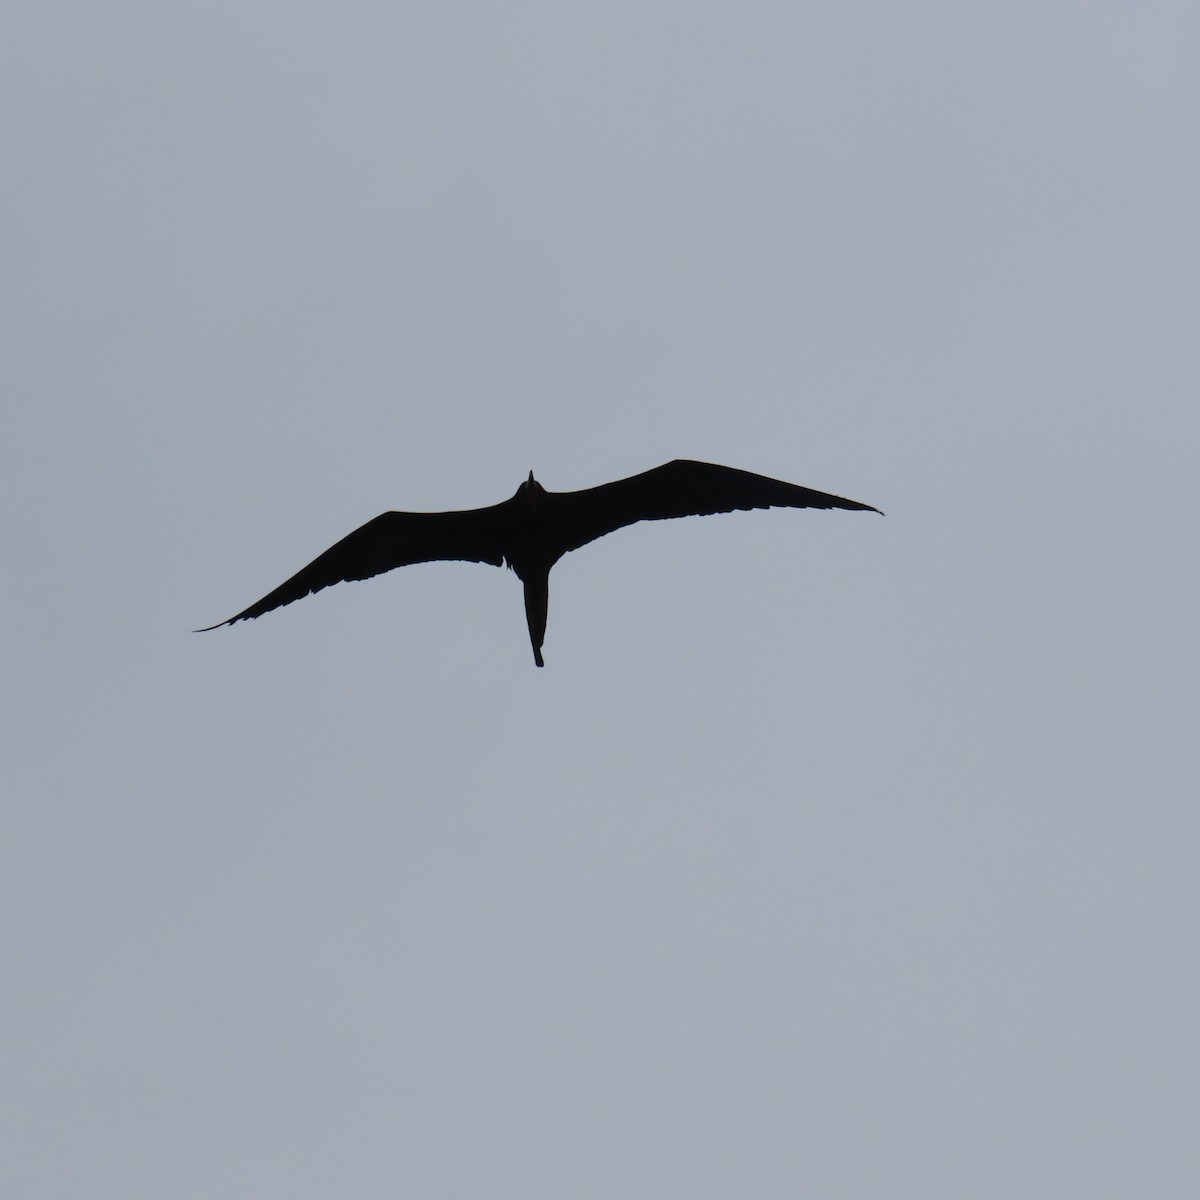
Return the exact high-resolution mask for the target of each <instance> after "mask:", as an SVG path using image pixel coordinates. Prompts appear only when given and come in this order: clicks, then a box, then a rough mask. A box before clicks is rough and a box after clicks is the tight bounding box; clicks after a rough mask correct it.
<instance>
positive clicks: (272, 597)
mask: <svg viewBox="0 0 1200 1200" xmlns="http://www.w3.org/2000/svg"><path fill="white" fill-rule="evenodd" d="M504 507H505V506H504V505H502V504H499V505H494V506H492V507H491V508H475V509H469V510H467V511H464V512H445V513H407V512H386V513H382V514H381V515H380V516H378V517H376V518H375V519H374V520H373V521H368V522H367V523H366V524H365V525H363V526H361V527H360V528H358V529H356V530H355V531H354V532H353V533H351V534H348V535H347V536H346V537H344V538H342V540H341V541H340V542H338V543H336V544H335V545H333V546H330V547H329V549H328V550H326V551H325V553H324V554H321V555H319V556H318V557H317V558H314V559H313V561H312V562H310V563H309V564H308V566H307V567H305V568H304V569H303V570H302V571H297V572H296V574H295V575H293V576H292V577H291V579H289V580H287V582H285V583H281V584H280V585H279V587H277V588H276V589H275V590H274V591H273V592H270V593H268V594H267V595H266V596H264V597H263V598H262V599H261V600H259V601H257V602H256V603H255V604H252V605H250V607H249V608H247V609H244V610H243V611H242V612H240V613H238V614H237V616H235V617H230V618H229V620H227V621H218V622H217V624H216V625H209V626H208V627H207V629H202V630H198V631H197V632H200V633H205V632H207V630H208V629H217V628H219V627H220V626H222V625H232V624H233V623H234V622H235V621H246V620H249V619H250V618H251V617H261V616H262V615H263V613H268V612H270V611H271V610H272V609H275V608H282V607H283V605H285V604H291V603H292V601H293V600H300V599H302V598H303V597H305V596H310V595H312V594H313V593H314V592H319V591H321V589H322V588H327V587H330V586H331V585H332V584H335V583H346V582H348V581H350V580H353V579H370V578H371V576H372V575H382V574H383V573H384V571H391V570H393V569H394V568H396V567H406V566H410V565H411V564H413V563H422V562H435V561H439V560H443V559H444V560H451V561H465V562H480V563H490V564H491V565H492V566H494V567H499V566H502V565H503V554H502V551H501V548H500V546H501V536H500V534H501V530H502V528H503V523H504V513H503V510H504Z"/></svg>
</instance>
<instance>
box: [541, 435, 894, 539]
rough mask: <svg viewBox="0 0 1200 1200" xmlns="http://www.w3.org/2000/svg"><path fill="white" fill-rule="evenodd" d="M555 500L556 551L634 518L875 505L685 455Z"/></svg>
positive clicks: (868, 508)
mask: <svg viewBox="0 0 1200 1200" xmlns="http://www.w3.org/2000/svg"><path fill="white" fill-rule="evenodd" d="M554 504H555V508H556V510H557V511H558V513H559V517H558V521H557V528H556V529H555V549H556V550H557V552H558V554H560V555H561V554H565V553H567V551H569V550H578V549H579V547H580V546H586V545H587V544H588V542H591V541H595V539H596V538H598V537H603V536H604V535H605V534H606V533H612V532H613V531H614V530H616V529H622V528H624V526H626V525H633V524H634V523H635V522H637V521H662V520H666V519H668V518H670V517H701V516H708V515H710V514H712V513H726V512H733V511H735V510H736V509H751V508H776V507H778V508H848V509H858V510H862V511H867V512H878V511H879V510H878V509H877V508H874V507H872V506H871V505H870V504H861V503H859V501H857V500H847V499H845V498H844V497H842V496H833V495H831V494H830V493H828V492H818V491H815V490H814V489H813V488H806V487H801V486H800V485H799V484H795V483H785V482H784V481H783V480H782V479H770V478H768V477H767V476H766V475H755V474H754V473H753V472H751V471H740V470H738V469H737V468H736V467H722V466H718V465H717V464H716V463H706V462H694V461H692V460H691V459H686V458H677V459H675V461H674V462H669V463H665V464H664V465H663V466H661V467H655V468H654V469H653V470H652V471H643V472H642V473H641V474H640V475H632V476H630V477H629V478H628V479H618V480H617V481H616V482H615V483H604V484H601V485H600V486H599V487H594V488H587V489H585V490H584V491H579V492H557V493H554Z"/></svg>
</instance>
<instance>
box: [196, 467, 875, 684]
mask: <svg viewBox="0 0 1200 1200" xmlns="http://www.w3.org/2000/svg"><path fill="white" fill-rule="evenodd" d="M755 508H824V509H831V508H842V509H850V510H856V511H860V512H874V513H881V510H880V509H878V508H875V507H874V506H873V505H870V504H861V503H860V502H859V501H857V500H847V499H845V498H844V497H842V496H833V495H830V494H829V493H828V492H818V491H815V490H814V489H812V488H807V487H801V486H800V485H799V484H795V483H785V482H784V481H783V480H780V479H771V478H768V477H767V476H765V475H755V474H754V473H753V472H751V471H742V470H739V469H738V468H736V467H723V466H719V465H718V464H716V463H707V462H696V461H694V460H692V459H685V458H677V459H675V460H674V461H673V462H669V463H664V464H663V465H662V466H661V467H654V468H653V469H652V470H649V471H643V472H642V473H641V474H639V475H631V476H630V477H629V478H628V479H618V480H615V481H614V482H612V483H603V484H600V485H599V486H598V487H592V488H585V489H583V490H581V491H576V492H550V491H547V490H546V489H545V488H544V487H542V485H541V484H540V483H538V482H537V480H536V479H534V477H533V472H532V471H530V472H529V478H528V479H526V480H525V482H524V483H522V484H521V486H520V487H519V488H517V490H516V492H515V493H514V494H513V495H512V496H511V497H510V498H509V499H507V500H504V501H502V502H501V503H499V504H493V505H491V506H489V507H487V508H472V509H464V510H461V511H455V512H433V513H427V512H385V513H381V514H380V515H379V516H378V517H375V518H374V520H371V521H368V522H367V523H366V524H365V525H362V526H360V527H359V528H358V529H356V530H354V532H353V533H350V534H347V536H346V537H344V538H342V540H341V541H340V542H336V543H335V544H334V545H332V546H330V547H329V549H328V550H326V551H325V552H324V553H323V554H320V555H318V556H317V557H316V558H314V559H313V561H312V562H310V563H309V564H308V566H306V567H304V568H303V569H302V570H300V571H297V572H296V574H295V575H293V576H292V577H291V578H290V579H288V580H286V581H285V582H284V583H281V584H280V585H279V587H277V588H276V589H275V590H274V591H273V592H268V593H267V594H266V595H265V596H264V597H263V598H262V599H261V600H258V601H256V602H255V603H254V604H251V605H250V607H249V608H246V609H243V610H242V611H241V612H240V613H238V614H237V615H236V616H232V617H230V618H229V619H228V620H226V621H218V622H217V624H215V625H209V626H206V627H205V628H204V629H198V630H196V632H197V633H208V632H210V631H211V630H213V629H220V628H221V627H222V626H224V625H233V624H236V623H237V622H238V621H249V620H251V619H253V618H255V617H261V616H262V615H263V614H264V613H269V612H271V611H273V610H274V609H276V608H282V607H283V606H284V605H285V604H291V603H292V602H293V601H295V600H300V599H303V598H304V597H305V596H310V595H312V594H314V593H315V592H319V591H322V590H323V589H324V588H327V587H331V586H332V585H333V584H335V583H346V582H349V581H351V580H356V579H370V578H371V577H372V576H375V575H382V574H383V573H384V572H385V571H391V570H394V569H395V568H396V567H406V566H411V565H412V564H414V563H422V562H437V561H452V562H454V561H457V562H478V563H488V564H489V565H491V566H493V567H499V566H507V567H508V568H509V569H510V570H512V571H513V572H514V573H515V574H516V576H517V578H518V579H520V580H521V582H522V584H523V585H524V587H525V619H526V623H527V624H528V626H529V641H530V644H531V645H532V646H533V661H534V662H535V663H536V664H537V666H539V667H544V666H545V665H546V664H545V660H544V658H543V656H542V645H543V643H544V641H545V638H546V614H547V610H548V605H549V595H550V593H549V575H550V569H551V568H552V567H553V566H554V564H555V563H556V562H558V560H559V559H560V558H562V556H563V555H564V554H567V553H569V552H570V551H572V550H578V549H580V548H581V547H582V546H586V545H587V544H588V543H589V542H594V541H595V540H596V539H597V538H601V537H603V536H604V535H605V534H608V533H613V532H614V531H615V530H618V529H623V528H624V527H625V526H627V525H634V524H636V523H637V522H638V521H663V520H667V519H669V518H673V517H692V516H709V515H712V514H714V513H726V512H733V511H734V510H748V509H755ZM881 515H882V514H881Z"/></svg>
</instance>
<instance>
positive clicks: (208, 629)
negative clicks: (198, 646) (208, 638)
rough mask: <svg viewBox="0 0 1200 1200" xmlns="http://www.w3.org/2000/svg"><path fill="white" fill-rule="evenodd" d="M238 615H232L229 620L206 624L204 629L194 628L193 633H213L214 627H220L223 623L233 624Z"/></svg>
mask: <svg viewBox="0 0 1200 1200" xmlns="http://www.w3.org/2000/svg"><path fill="white" fill-rule="evenodd" d="M236 620H237V617H230V618H229V620H228V621H218V622H217V623H216V624H215V625H205V626H204V628H203V629H193V630H192V632H193V633H212V631H213V630H214V629H220V628H221V626H222V625H232V624H233V623H234V621H236Z"/></svg>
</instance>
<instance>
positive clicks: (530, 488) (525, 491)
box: [517, 471, 546, 513]
mask: <svg viewBox="0 0 1200 1200" xmlns="http://www.w3.org/2000/svg"><path fill="white" fill-rule="evenodd" d="M545 494H546V489H545V488H544V487H542V485H541V484H540V483H538V481H537V480H536V479H534V477H533V472H532V471H530V472H529V478H528V479H527V480H525V482H524V483H523V484H521V486H520V487H519V488H517V495H518V496H520V497H521V499H522V500H523V501H524V503H525V505H526V507H527V508H528V509H529V511H530V512H531V513H537V511H538V510H539V509H540V508H541V503H542V497H543V496H544V495H545Z"/></svg>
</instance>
